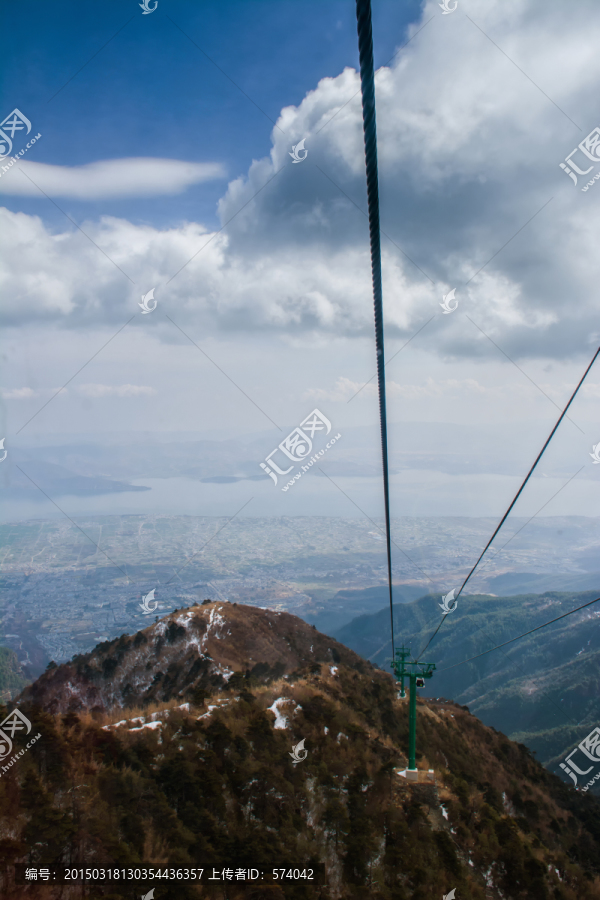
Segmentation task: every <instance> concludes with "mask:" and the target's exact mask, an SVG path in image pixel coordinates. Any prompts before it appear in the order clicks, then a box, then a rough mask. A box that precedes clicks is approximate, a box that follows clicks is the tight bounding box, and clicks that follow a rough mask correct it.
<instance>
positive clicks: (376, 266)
mask: <svg viewBox="0 0 600 900" xmlns="http://www.w3.org/2000/svg"><path fill="white" fill-rule="evenodd" d="M356 23H357V31H358V55H359V60H360V89H361V94H362V110H363V131H364V139H365V167H366V172H367V199H368V209H369V237H370V241H371V272H372V277H373V307H374V312H375V347H376V350H377V381H378V384H379V421H380V425H381V456H382V463H383V497H384V504H385V539H386V547H387V568H388V588H389V594H390V627H391V633H392V658H394V608H393V598H392V547H391V538H390V486H389V470H388V447H387V413H386V402H385V357H384V352H383V292H382V285H381V235H380V226H379V183H378V177H377V128H376V121H375V71H374V68H373V32H372V28H371V0H356Z"/></svg>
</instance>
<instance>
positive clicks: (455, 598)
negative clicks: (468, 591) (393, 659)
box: [417, 347, 600, 659]
mask: <svg viewBox="0 0 600 900" xmlns="http://www.w3.org/2000/svg"><path fill="white" fill-rule="evenodd" d="M599 353H600V347H598V349H597V350H596V352H595V353H594V356H593V357H592V361H591V362H590V364H589V366H588V367H587V369H586V370H585V372H584V373H583V375H582V377H581V380H580V382H579V384H578V385H577V387H576V388H575V390H574V391H573V393H572V394H571V398H570V400H569V402H568V403H567V405H566V406H565V408H564V409H563V411H562V413H561V414H560V416H559V418H558V421H557V423H556V425H555V426H554V428H553V429H552V431H551V432H550V435H549V436H548V439H547V440H546V443H545V444H544V446H543V447H542V449H541V450H540V452H539V453H538V455H537V457H536V459H535V462H534V464H533V465H532V467H531V468H530V470H529V472H528V473H527V475H526V476H525V480H524V481H523V484H522V485H521V487H520V488H519V490H518V491H517V493H516V494H515V496H514V499H513V501H512V503H511V504H510V506H509V507H508V509H507V510H506V512H505V513H504V515H503V516H502V518H501V519H500V522H499V523H498V526H497V528H496V530H495V531H494V533H493V535H492V536H491V538H490V539H489V541H488V542H487V544H486V545H485V547H484V548H483V550H482V551H481V553H480V554H479V557H478V559H477V562H476V563H475V565H474V566H473V568H472V569H471V571H470V572H469V574H468V575H467V577H466V578H465V580H464V581H463V583H462V584H461V586H460V588H459V590H458V593H457V594H456V596H455V597H454V598H453V599H454V602H455V603H456V601H457V600H458V598H459V597H460V595H461V594H462V592H463V590H464V588H465V585H466V584H467V582H468V581H469V579H470V578H471V576H472V575H473V573H474V572H475V569H476V568H477V566H478V565H479V563H480V562H481V560H482V559H483V557H484V556H485V554H486V552H487V550H488V548H489V547H490V545H491V543H492V541H493V540H494V538H495V537H496V535H497V534H498V532H499V531H500V529H501V528H502V526H503V525H504V523H505V521H506V519H507V518H508V515H509V513H510V511H511V510H512V508H513V506H514V505H515V503H516V502H517V500H518V499H519V497H520V496H521V494H522V493H523V490H524V489H525V485H526V484H527V482H528V481H529V479H530V478H531V476H532V475H533V472H534V469H535V467H536V466H537V464H538V463H539V461H540V459H541V458H542V455H543V453H544V451H545V449H546V447H547V446H548V444H549V443H550V441H551V440H552V438H553V437H554V435H555V433H556V431H557V429H558V426H559V425H560V423H561V422H562V420H563V419H564V417H565V416H566V414H567V411H568V409H569V407H570V406H571V403H572V402H573V400H574V399H575V397H576V395H577V392H578V390H579V388H580V387H581V385H582V384H583V382H584V381H585V379H586V377H587V374H588V372H589V371H590V369H591V368H592V366H593V365H594V363H595V362H596V358H597V357H598V354H599ZM453 609H456V606H454V607H453ZM445 618H446V614H445V615H443V616H442V620H441V621H440V623H439V624H438V626H437V628H436V629H435V631H434V632H433V634H432V635H431V637H430V638H429V640H428V641H427V643H426V644H425V646H424V647H423V649H422V650H421V652H420V653H419V656H418V657H417V658H418V659H420V658H421V656H422V655H423V653H425V651H426V650H427V648H428V647H429V645H430V644H431V642H432V640H433V639H434V637H435V636H436V634H437V633H438V631H439V630H440V628H441V627H442V625H443V623H444V619H445Z"/></svg>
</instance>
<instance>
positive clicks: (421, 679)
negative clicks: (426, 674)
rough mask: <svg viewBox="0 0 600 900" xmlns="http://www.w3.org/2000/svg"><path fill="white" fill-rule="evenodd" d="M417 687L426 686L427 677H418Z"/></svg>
mask: <svg viewBox="0 0 600 900" xmlns="http://www.w3.org/2000/svg"><path fill="white" fill-rule="evenodd" d="M417 687H425V679H424V678H417Z"/></svg>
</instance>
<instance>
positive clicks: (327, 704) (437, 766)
mask: <svg viewBox="0 0 600 900" xmlns="http://www.w3.org/2000/svg"><path fill="white" fill-rule="evenodd" d="M485 599H486V600H487V599H489V598H485ZM433 602H435V601H433ZM403 609H408V610H414V609H416V610H417V614H418V615H422V616H423V621H424V622H425V620H426V619H427V618H428V616H429V614H430V613H432V612H433V610H432V609H430V608H429V607H428V604H427V602H423V601H420V602H419V603H417V604H411V605H410V606H408V607H404V608H403V607H399V608H397V612H401V611H402V610H403ZM397 693H398V692H397V685H396V684H395V683H394V681H393V679H392V677H391V676H390V675H389V674H386V673H383V672H381V671H379V670H378V669H377V668H375V667H373V666H372V665H371V664H370V663H368V662H365V661H364V660H362V659H361V658H360V657H359V656H357V655H356V654H355V653H354V652H353V651H351V650H349V649H348V648H346V647H344V646H342V645H340V644H339V643H337V642H335V641H334V640H332V639H331V638H328V637H326V636H325V635H323V634H320V633H319V632H318V631H317V630H316V629H315V628H313V627H311V626H310V625H308V624H307V623H305V622H303V621H302V620H300V619H298V618H296V617H294V616H292V615H289V614H286V613H277V612H273V611H271V610H262V609H259V608H257V607H248V606H241V605H237V606H236V605H235V604H232V603H226V602H220V601H218V602H208V603H205V604H202V605H198V606H193V607H190V608H188V609H184V610H179V611H175V612H174V613H172V614H170V615H169V616H167V617H165V618H164V619H162V620H160V621H159V622H157V623H155V624H152V625H149V626H148V627H146V628H145V629H143V631H139V632H137V633H136V634H134V635H127V634H124V635H122V636H121V637H120V638H117V639H115V640H113V641H109V642H105V643H103V644H100V645H98V646H97V647H96V648H95V649H94V650H93V651H92V652H91V653H86V654H84V655H82V656H79V657H76V658H75V659H74V660H72V661H71V662H70V663H67V664H64V665H61V666H55V665H51V666H50V667H49V669H48V671H47V672H46V673H45V674H44V675H42V676H41V677H40V678H39V679H38V680H37V682H35V683H34V684H33V685H31V686H30V687H28V688H27V689H26V690H25V692H24V693H23V695H22V696H21V698H20V699H19V700H18V701H17V703H18V708H19V709H20V711H21V712H22V713H23V714H24V715H25V716H27V717H30V720H31V723H32V733H33V734H39V735H40V739H39V741H38V743H36V744H34V745H33V746H32V747H30V748H29V749H28V752H26V753H25V754H24V755H23V756H17V757H15V759H14V761H13V763H11V765H10V767H7V769H6V771H4V772H2V775H1V778H2V780H1V782H0V790H1V791H2V796H3V797H4V798H5V799H6V802H4V803H3V804H2V805H0V828H2V833H3V834H5V835H10V837H7V838H5V839H3V840H2V842H1V852H2V858H3V866H2V868H1V869H0V893H1V894H2V897H3V898H4V897H5V898H7V900H20V898H21V897H23V896H24V894H23V888H22V887H19V886H18V885H15V883H14V881H13V879H12V876H11V872H12V865H13V864H14V863H26V864H27V866H29V867H32V866H33V867H36V868H37V867H42V866H51V865H64V862H65V861H68V865H69V866H70V867H72V868H77V869H79V868H82V867H83V868H91V869H94V868H98V869H107V868H111V869H114V868H118V869H122V868H126V869H129V868H131V869H132V870H133V874H132V876H131V878H134V877H137V881H136V882H135V883H134V882H133V881H128V882H127V885H126V886H124V887H122V888H119V887H118V886H115V885H114V884H113V885H111V886H104V887H102V888H98V889H97V890H99V893H98V896H100V895H102V896H104V895H105V893H106V891H107V890H108V891H109V892H110V895H111V896H115V897H117V896H119V897H120V896H125V893H123V891H126V892H127V896H134V895H138V896H140V895H146V892H147V891H148V890H149V889H150V888H151V887H153V886H156V883H155V882H154V883H152V882H149V881H148V880H144V878H143V874H142V873H141V874H140V875H139V876H135V869H136V868H138V869H140V870H143V869H144V868H146V867H159V868H160V869H161V871H164V870H168V869H173V870H174V871H178V870H179V871H181V872H184V871H185V870H186V869H187V870H188V871H189V870H190V869H192V868H194V867H202V868H203V869H208V870H209V872H211V873H212V871H213V868H214V869H216V870H217V871H218V872H219V873H220V872H221V870H223V869H231V870H232V871H235V870H236V869H237V868H238V867H241V868H242V869H246V870H247V869H249V868H253V867H254V868H256V869H258V870H259V872H262V873H263V874H262V877H261V879H260V882H259V883H258V884H256V883H255V884H252V885H243V886H242V888H243V889H242V888H240V886H239V885H238V884H237V883H235V882H234V883H233V884H231V885H230V884H229V882H227V896H229V897H231V898H232V900H238V898H239V900H241V898H242V897H250V898H255V900H264V898H269V900H286V898H291V900H308V898H313V897H320V898H322V900H360V898H364V897H367V896H368V897H369V898H374V900H393V898H398V900H408V898H414V900H417V898H423V900H424V898H428V897H434V898H435V897H438V898H441V897H442V896H447V895H450V896H454V894H456V897H457V900H461V898H465V900H469V898H471V900H483V898H486V897H487V898H490V900H491V898H494V900H499V898H502V897H511V898H522V900H528V898H532V900H533V898H536V900H537V898H539V900H542V898H543V900H559V898H560V900H574V898H575V897H577V898H578V900H597V898H598V878H599V876H600V803H599V801H598V800H597V799H596V798H595V797H594V796H593V795H591V794H589V793H588V794H582V793H578V792H576V791H575V790H574V789H573V788H572V787H570V786H569V785H567V784H564V783H563V782H561V781H560V780H559V779H558V778H556V777H555V776H554V775H552V774H551V773H549V772H547V771H546V770H544V769H543V768H542V766H541V765H540V764H539V763H538V762H536V761H535V760H534V759H533V757H532V755H531V753H530V752H529V751H528V750H527V748H526V747H525V746H523V744H516V743H514V742H512V741H510V740H508V739H507V738H506V737H505V736H504V735H503V734H500V733H499V732H497V731H495V730H494V729H493V728H489V727H486V726H484V725H482V724H481V722H479V721H478V719H477V718H475V717H474V716H473V715H471V714H470V713H469V712H468V711H467V710H466V709H465V708H464V707H461V706H458V705H457V704H454V703H451V702H443V701H435V700H425V701H423V700H419V702H418V732H417V762H418V768H419V770H420V781H419V783H416V784H414V783H411V782H408V781H407V780H406V779H405V777H403V775H402V772H403V771H404V768H405V766H406V762H407V760H406V747H407V731H408V703H407V701H406V700H404V701H402V700H399V699H398V696H397ZM6 712H7V710H6V709H4V710H0V714H1V716H2V718H4V716H5V715H6ZM21 721H22V720H21ZM26 739H27V738H26V736H25V735H23V734H21V733H20V732H19V733H17V734H16V735H15V736H14V744H15V747H14V752H17V753H18V752H20V750H21V749H23V748H24V746H25V740H26ZM274 867H276V868H277V870H278V873H279V872H280V871H281V869H283V870H284V871H285V872H289V871H290V870H291V872H292V873H294V870H295V871H296V872H298V873H299V874H298V875H297V876H294V875H292V881H291V882H290V883H287V882H286V883H284V884H282V883H281V879H280V876H279V874H278V877H277V878H275V877H274V875H273V868H274ZM302 873H304V874H302ZM308 873H311V874H310V875H309V874H308ZM161 877H162V876H161ZM184 878H185V876H184V875H182V880H179V881H177V885H176V886H175V885H174V884H173V882H169V881H162V880H161V881H160V894H161V896H162V895H163V894H164V896H165V897H170V896H173V897H183V898H190V900H191V898H192V897H194V896H198V895H199V892H198V889H197V887H196V886H193V885H191V883H188V882H187V881H185V880H183V879H184ZM294 878H295V883H294V881H293V879H294ZM38 887H40V886H39V885H29V887H28V889H27V895H28V896H29V895H30V894H31V896H32V897H33V896H36V897H37V896H40V897H41V896H42V894H41V893H40V892H39V891H38ZM248 887H249V888H250V890H249V891H247V890H246V888H248ZM29 888H32V889H33V890H31V891H30V890H29ZM41 888H42V889H44V886H43V885H42V886H41ZM221 888H222V885H221ZM230 888H231V889H230ZM93 890H96V889H95V888H94V889H93ZM202 890H203V891H204V887H203V889H202ZM203 895H204V894H203Z"/></svg>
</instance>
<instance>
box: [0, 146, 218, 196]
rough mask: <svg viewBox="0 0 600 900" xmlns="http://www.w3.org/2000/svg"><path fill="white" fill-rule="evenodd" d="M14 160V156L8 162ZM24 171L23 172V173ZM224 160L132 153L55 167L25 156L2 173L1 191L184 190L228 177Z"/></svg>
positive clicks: (23, 193) (28, 193) (133, 192)
mask: <svg viewBox="0 0 600 900" xmlns="http://www.w3.org/2000/svg"><path fill="white" fill-rule="evenodd" d="M7 163H8V164H10V160H7V161H6V162H5V163H4V166H5V167H6V166H7ZM19 169H21V170H22V171H19ZM224 177H225V170H224V168H223V166H222V165H221V164H220V163H191V162H183V161H182V160H179V159H152V158H151V157H139V158H135V157H130V158H128V159H109V160H101V161H100V162H93V163H88V164H87V165H85V166H52V165H48V164H47V163H38V162H32V161H31V160H22V161H19V162H18V163H16V164H13V165H12V167H11V168H10V169H9V170H8V171H7V172H3V173H2V174H1V175H0V194H12V195H19V196H24V197H39V196H40V189H41V190H42V191H43V192H44V193H45V194H48V196H49V197H73V198H76V199H78V200H98V199H102V200H104V199H109V198H111V197H154V196H157V195H159V194H180V193H181V192H182V191H185V190H186V189H187V188H188V187H190V186H191V185H193V184H200V183H201V182H203V181H212V180H214V179H215V178H224Z"/></svg>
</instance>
